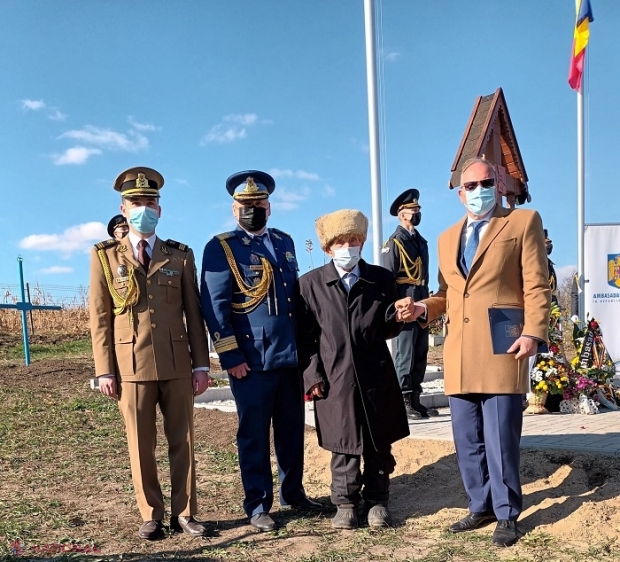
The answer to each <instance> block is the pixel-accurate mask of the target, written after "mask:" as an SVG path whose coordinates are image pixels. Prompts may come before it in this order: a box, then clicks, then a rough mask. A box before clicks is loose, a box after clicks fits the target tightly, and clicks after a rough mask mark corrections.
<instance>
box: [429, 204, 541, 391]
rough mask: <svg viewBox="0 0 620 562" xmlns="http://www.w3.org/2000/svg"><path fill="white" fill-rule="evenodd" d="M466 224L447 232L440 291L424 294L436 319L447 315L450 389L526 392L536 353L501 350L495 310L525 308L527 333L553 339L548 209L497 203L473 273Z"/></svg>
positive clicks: (442, 237) (440, 246) (447, 386)
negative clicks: (466, 256) (465, 254)
mask: <svg viewBox="0 0 620 562" xmlns="http://www.w3.org/2000/svg"><path fill="white" fill-rule="evenodd" d="M465 223H466V218H465V219H464V220H461V221H459V222H458V223H457V224H455V225H454V226H452V227H450V228H449V229H448V230H446V231H445V232H443V233H442V234H441V235H440V236H439V242H438V253H439V290H438V291H437V293H436V294H435V295H433V296H432V297H430V298H429V299H426V300H424V301H422V302H425V303H426V306H427V307H428V314H427V318H428V321H432V320H434V319H435V318H438V317H439V316H441V315H442V314H444V313H445V315H446V318H445V322H446V328H447V335H446V341H445V345H444V370H445V373H444V383H445V393H446V394H448V395H451V394H465V393H487V394H524V393H526V392H528V391H529V377H528V359H527V358H524V359H520V360H518V361H517V360H515V358H514V355H512V354H510V355H493V347H492V342H491V329H490V325H489V315H488V309H489V308H490V307H515V308H523V309H524V317H525V322H524V326H523V332H522V333H523V335H527V336H533V337H535V338H539V339H541V340H544V341H546V340H547V337H548V326H549V308H550V299H551V291H550V289H549V273H548V270H547V254H546V250H545V238H544V234H543V229H542V221H541V218H540V215H539V214H538V213H537V212H536V211H532V210H525V209H519V210H513V209H505V208H503V207H499V206H497V207H496V209H495V211H494V213H493V216H492V218H491V219H490V221H489V225H488V227H487V229H486V231H485V233H484V236H483V237H482V238H481V240H480V245H479V246H478V250H477V252H476V256H475V257H474V262H473V264H472V267H471V269H470V272H469V275H468V277H467V278H465V276H464V275H463V273H462V271H461V268H460V266H459V258H460V255H461V254H460V246H461V233H462V231H463V227H464V225H465ZM423 325H424V324H423Z"/></svg>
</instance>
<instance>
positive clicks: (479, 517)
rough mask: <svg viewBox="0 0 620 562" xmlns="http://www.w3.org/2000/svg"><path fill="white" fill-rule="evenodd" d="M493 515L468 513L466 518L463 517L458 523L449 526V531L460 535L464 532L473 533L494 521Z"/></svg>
mask: <svg viewBox="0 0 620 562" xmlns="http://www.w3.org/2000/svg"><path fill="white" fill-rule="evenodd" d="M496 520H497V518H496V517H495V514H493V513H489V512H483V513H469V514H468V515H467V516H466V517H463V519H461V520H460V521H457V522H456V523H453V524H452V525H450V531H452V532H453V533H462V532H464V531H473V530H474V529H477V528H478V527H482V526H484V525H487V524H488V523H491V522H492V521H496Z"/></svg>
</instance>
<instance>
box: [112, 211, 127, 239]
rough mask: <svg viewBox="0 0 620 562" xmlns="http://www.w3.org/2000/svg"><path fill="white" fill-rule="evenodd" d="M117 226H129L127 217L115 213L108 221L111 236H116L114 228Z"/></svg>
mask: <svg viewBox="0 0 620 562" xmlns="http://www.w3.org/2000/svg"><path fill="white" fill-rule="evenodd" d="M117 226H129V225H128V224H127V219H126V218H125V217H124V216H123V215H114V216H113V217H112V218H111V219H110V222H109V223H108V234H109V235H110V237H111V238H114V229H115V228H116V227H117Z"/></svg>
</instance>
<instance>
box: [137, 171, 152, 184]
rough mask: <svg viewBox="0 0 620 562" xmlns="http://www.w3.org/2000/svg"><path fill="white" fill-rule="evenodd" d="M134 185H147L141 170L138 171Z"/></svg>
mask: <svg viewBox="0 0 620 562" xmlns="http://www.w3.org/2000/svg"><path fill="white" fill-rule="evenodd" d="M135 187H149V180H147V179H146V176H145V175H144V173H143V172H138V177H137V178H136V185H135Z"/></svg>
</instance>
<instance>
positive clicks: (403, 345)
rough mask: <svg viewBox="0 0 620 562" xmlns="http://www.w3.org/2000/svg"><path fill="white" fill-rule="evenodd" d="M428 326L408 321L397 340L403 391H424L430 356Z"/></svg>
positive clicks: (398, 373)
mask: <svg viewBox="0 0 620 562" xmlns="http://www.w3.org/2000/svg"><path fill="white" fill-rule="evenodd" d="M428 334H429V330H428V327H427V328H422V327H421V326H420V325H419V324H418V323H417V322H408V323H406V324H405V326H404V327H403V330H402V332H401V333H400V334H398V338H397V340H396V361H395V363H396V365H395V366H396V374H397V375H398V382H399V384H400V388H401V390H402V391H403V393H406V392H422V382H423V381H424V374H425V373H426V361H427V356H428Z"/></svg>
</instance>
